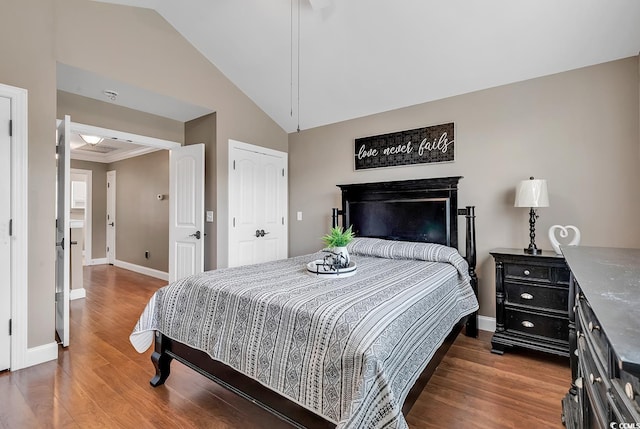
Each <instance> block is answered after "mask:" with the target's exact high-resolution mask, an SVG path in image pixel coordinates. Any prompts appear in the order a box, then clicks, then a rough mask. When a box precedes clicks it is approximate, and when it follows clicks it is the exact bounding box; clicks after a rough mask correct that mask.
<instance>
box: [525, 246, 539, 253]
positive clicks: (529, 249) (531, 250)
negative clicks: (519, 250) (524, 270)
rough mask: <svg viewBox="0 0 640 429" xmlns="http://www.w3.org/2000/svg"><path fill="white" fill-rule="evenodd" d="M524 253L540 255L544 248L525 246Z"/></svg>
mask: <svg viewBox="0 0 640 429" xmlns="http://www.w3.org/2000/svg"><path fill="white" fill-rule="evenodd" d="M524 253H528V254H529V255H540V254H541V253H542V250H540V249H538V248H537V247H525V248H524Z"/></svg>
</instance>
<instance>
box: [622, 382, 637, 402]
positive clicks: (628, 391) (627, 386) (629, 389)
mask: <svg viewBox="0 0 640 429" xmlns="http://www.w3.org/2000/svg"><path fill="white" fill-rule="evenodd" d="M624 393H626V394H627V398H629V399H631V400H632V401H633V398H634V397H635V396H636V394H635V393H634V391H633V386H632V385H631V383H627V384H625V385H624Z"/></svg>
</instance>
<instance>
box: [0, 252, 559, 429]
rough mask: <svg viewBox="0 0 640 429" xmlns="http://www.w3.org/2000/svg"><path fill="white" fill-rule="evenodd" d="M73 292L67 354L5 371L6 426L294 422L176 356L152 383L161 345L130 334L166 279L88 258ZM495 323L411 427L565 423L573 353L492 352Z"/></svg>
mask: <svg viewBox="0 0 640 429" xmlns="http://www.w3.org/2000/svg"><path fill="white" fill-rule="evenodd" d="M84 275H85V289H86V291H87V297H86V298H85V299H80V300H75V301H72V302H71V341H70V344H71V345H70V346H69V347H68V348H67V349H64V350H63V349H60V352H59V355H58V360H57V361H52V362H48V363H44V364H41V365H38V366H35V367H31V368H27V369H24V370H20V371H15V372H4V373H0V428H11V429H14V428H15V429H18V428H19V429H24V428H58V427H60V428H62V427H64V428H103V427H104V428H135V429H142V428H152V427H156V428H169V427H171V428H269V429H277V428H287V427H289V426H288V425H287V424H285V423H284V422H282V421H281V420H279V419H277V418H276V417H274V416H271V415H270V414H268V413H266V412H265V411H263V410H261V409H260V408H259V407H258V406H256V405H255V404H253V403H250V402H248V401H246V400H243V399H241V398H239V397H237V396H236V395H234V394H232V393H230V392H228V391H226V390H225V389H224V388H222V387H219V386H218V385H216V384H215V383H213V382H211V381H209V380H208V379H206V378H204V377H203V376H201V375H198V374H196V373H195V372H194V371H192V370H190V369H188V368H186V367H184V366H183V365H181V364H179V363H177V362H174V363H173V364H172V374H171V377H169V379H168V380H167V383H166V384H165V385H164V386H161V387H159V388H156V389H154V388H152V387H151V386H150V385H149V379H150V378H151V376H152V375H153V366H152V364H151V361H150V354H151V351H150V350H149V351H147V352H146V353H144V354H138V353H136V351H135V350H134V349H133V347H132V346H131V345H130V343H129V334H130V333H131V330H132V328H133V326H134V325H135V323H136V321H137V319H138V317H139V315H140V313H141V312H142V309H143V308H144V306H145V305H146V303H147V301H148V299H149V297H150V296H151V295H152V294H153V292H154V291H155V290H156V289H158V288H159V287H161V286H163V285H164V284H165V283H166V282H163V281H161V280H157V279H153V278H150V277H147V276H143V275H141V274H137V273H133V272H131V271H127V270H123V269H120V268H116V267H113V266H108V265H104V266H94V267H85V271H84ZM490 338H491V336H490V333H488V332H481V336H480V338H479V339H471V338H467V337H464V336H462V335H461V336H459V337H458V338H457V339H456V342H455V343H454V345H453V346H452V347H451V349H450V350H449V352H448V354H447V356H446V357H445V359H444V360H443V362H442V363H441V365H440V366H439V367H438V370H437V371H436V373H435V374H434V376H433V377H432V379H431V381H430V382H429V384H428V385H427V387H426V388H425V390H424V391H423V393H422V395H421V396H420V398H419V399H418V401H417V402H416V404H415V405H414V407H413V409H412V410H411V412H410V413H409V415H408V416H407V421H408V423H409V426H410V427H411V428H454V427H461V428H491V429H493V428H516V427H517V428H534V427H535V428H561V427H562V423H561V421H560V413H561V406H560V400H561V398H562V397H563V396H564V394H565V393H566V391H567V389H568V387H569V383H570V376H571V374H570V370H569V364H568V359H561V358H554V357H552V356H549V355H545V354H538V353H532V352H528V351H514V352H508V353H506V354H505V355H504V356H498V355H494V354H491V353H490V352H489V350H490Z"/></svg>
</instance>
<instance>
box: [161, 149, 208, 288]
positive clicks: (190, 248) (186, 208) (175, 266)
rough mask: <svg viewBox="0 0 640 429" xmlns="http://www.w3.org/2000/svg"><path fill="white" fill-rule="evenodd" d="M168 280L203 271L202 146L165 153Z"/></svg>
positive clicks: (171, 280)
mask: <svg viewBox="0 0 640 429" xmlns="http://www.w3.org/2000/svg"><path fill="white" fill-rule="evenodd" d="M169 189H170V190H169V281H170V282H173V281H176V280H178V279H181V278H183V277H186V276H189V275H192V274H196V273H201V272H203V271H204V144H193V145H187V146H182V147H180V148H177V149H171V152H170V154H169Z"/></svg>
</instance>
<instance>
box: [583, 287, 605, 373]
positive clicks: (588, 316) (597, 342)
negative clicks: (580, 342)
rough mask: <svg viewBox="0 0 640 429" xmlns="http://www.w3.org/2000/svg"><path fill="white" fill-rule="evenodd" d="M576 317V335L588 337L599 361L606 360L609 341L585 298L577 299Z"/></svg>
mask: <svg viewBox="0 0 640 429" xmlns="http://www.w3.org/2000/svg"><path fill="white" fill-rule="evenodd" d="M576 317H577V318H578V319H579V320H578V324H577V326H578V331H579V332H578V335H584V336H586V337H588V338H589V342H590V343H591V344H593V349H594V352H595V353H596V354H597V356H598V358H599V359H600V362H608V358H609V342H608V341H607V337H606V336H605V334H604V332H602V328H601V327H600V323H599V322H598V319H597V318H596V316H595V314H593V310H591V307H590V306H589V303H588V302H587V301H586V300H584V299H580V300H579V302H578V311H577V314H576Z"/></svg>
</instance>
